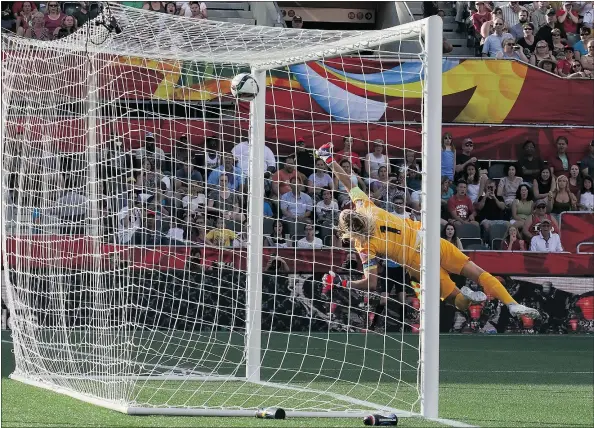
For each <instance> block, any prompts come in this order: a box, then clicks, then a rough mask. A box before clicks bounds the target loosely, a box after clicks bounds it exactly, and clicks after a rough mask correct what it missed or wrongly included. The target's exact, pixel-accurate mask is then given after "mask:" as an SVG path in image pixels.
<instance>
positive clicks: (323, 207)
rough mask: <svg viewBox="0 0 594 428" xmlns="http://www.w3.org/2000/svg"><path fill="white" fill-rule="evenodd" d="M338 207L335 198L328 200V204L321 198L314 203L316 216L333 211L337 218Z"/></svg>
mask: <svg viewBox="0 0 594 428" xmlns="http://www.w3.org/2000/svg"><path fill="white" fill-rule="evenodd" d="M339 211H340V208H339V207H338V202H336V200H335V199H332V200H331V201H330V204H326V201H324V200H321V201H320V202H318V203H317V204H316V214H317V215H318V217H324V216H329V215H330V214H332V213H334V214H335V215H336V217H337V218H338V212H339Z"/></svg>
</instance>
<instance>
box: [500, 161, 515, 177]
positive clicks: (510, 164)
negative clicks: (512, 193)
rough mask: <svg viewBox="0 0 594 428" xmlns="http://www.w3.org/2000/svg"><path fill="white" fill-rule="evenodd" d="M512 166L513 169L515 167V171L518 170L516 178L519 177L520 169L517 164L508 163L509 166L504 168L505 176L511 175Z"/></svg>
mask: <svg viewBox="0 0 594 428" xmlns="http://www.w3.org/2000/svg"><path fill="white" fill-rule="evenodd" d="M512 166H513V167H514V169H515V170H516V177H517V176H518V167H517V165H516V164H515V163H508V164H507V165H505V166H504V167H503V173H504V174H505V175H507V174H509V169H510V168H511V167H512Z"/></svg>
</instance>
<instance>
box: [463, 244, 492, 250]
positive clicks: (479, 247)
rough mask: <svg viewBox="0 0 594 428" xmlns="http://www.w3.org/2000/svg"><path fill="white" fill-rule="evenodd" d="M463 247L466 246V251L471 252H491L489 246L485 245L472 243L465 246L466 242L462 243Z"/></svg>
mask: <svg viewBox="0 0 594 428" xmlns="http://www.w3.org/2000/svg"><path fill="white" fill-rule="evenodd" d="M462 245H463V246H464V249H465V250H470V251H488V250H489V246H488V245H487V244H483V243H480V244H479V243H472V244H469V245H464V242H462Z"/></svg>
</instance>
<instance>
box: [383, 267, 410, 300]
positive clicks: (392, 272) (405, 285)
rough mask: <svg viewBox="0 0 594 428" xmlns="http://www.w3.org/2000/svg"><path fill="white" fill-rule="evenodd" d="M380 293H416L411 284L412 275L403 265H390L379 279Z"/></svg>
mask: <svg viewBox="0 0 594 428" xmlns="http://www.w3.org/2000/svg"><path fill="white" fill-rule="evenodd" d="M377 292H378V293H388V295H389V294H391V293H396V294H398V293H407V294H409V293H414V290H413V289H412V287H411V285H410V276H409V275H408V273H406V271H405V270H404V268H403V267H402V266H397V267H388V268H386V269H385V270H384V273H383V274H381V275H380V276H379V278H378V279H377Z"/></svg>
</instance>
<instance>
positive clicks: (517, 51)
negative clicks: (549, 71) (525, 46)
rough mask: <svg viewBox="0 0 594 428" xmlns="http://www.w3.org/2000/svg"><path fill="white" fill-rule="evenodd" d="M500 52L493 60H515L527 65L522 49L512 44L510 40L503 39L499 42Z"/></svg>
mask: <svg viewBox="0 0 594 428" xmlns="http://www.w3.org/2000/svg"><path fill="white" fill-rule="evenodd" d="M501 47H502V50H501V51H499V52H497V54H496V55H495V58H497V59H517V60H519V61H524V62H525V63H528V58H526V55H524V52H522V47H521V46H520V45H517V44H515V43H514V41H513V40H512V39H503V40H502V41H501Z"/></svg>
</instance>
